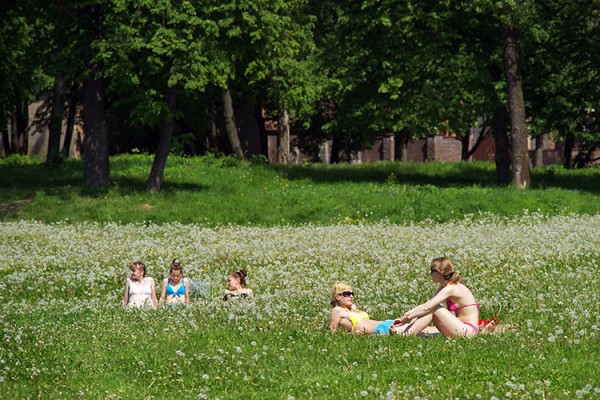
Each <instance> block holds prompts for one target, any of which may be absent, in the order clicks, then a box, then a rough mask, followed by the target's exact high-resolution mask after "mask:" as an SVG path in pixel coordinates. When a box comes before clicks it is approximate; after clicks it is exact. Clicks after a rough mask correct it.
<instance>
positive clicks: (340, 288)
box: [331, 281, 352, 307]
mask: <svg viewBox="0 0 600 400" xmlns="http://www.w3.org/2000/svg"><path fill="white" fill-rule="evenodd" d="M346 290H350V291H351V290H352V286H350V285H349V284H347V283H346V282H342V281H340V282H336V283H335V285H333V289H331V307H335V306H337V299H336V297H337V295H338V294H340V293H342V292H344V291H346Z"/></svg>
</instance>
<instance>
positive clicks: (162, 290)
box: [159, 278, 169, 304]
mask: <svg viewBox="0 0 600 400" xmlns="http://www.w3.org/2000/svg"><path fill="white" fill-rule="evenodd" d="M168 282H169V278H165V279H163V281H162V283H161V284H160V302H159V304H162V303H163V302H164V301H165V299H166V298H167V283H168Z"/></svg>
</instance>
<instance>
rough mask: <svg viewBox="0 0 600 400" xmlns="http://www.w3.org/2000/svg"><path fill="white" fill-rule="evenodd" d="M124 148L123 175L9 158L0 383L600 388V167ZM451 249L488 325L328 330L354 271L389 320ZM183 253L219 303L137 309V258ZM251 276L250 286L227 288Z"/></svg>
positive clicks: (328, 391) (361, 394) (145, 387)
mask: <svg viewBox="0 0 600 400" xmlns="http://www.w3.org/2000/svg"><path fill="white" fill-rule="evenodd" d="M150 165H151V158H149V157H147V156H141V155H137V156H120V157H115V158H113V159H111V180H112V184H111V187H110V188H108V189H106V190H105V191H102V192H99V193H88V192H85V191H82V190H81V163H80V162H78V161H71V160H68V161H67V162H66V163H65V164H63V165H62V166H61V167H59V168H58V169H48V168H47V167H46V166H45V165H44V164H43V163H41V162H40V161H39V160H29V159H25V158H18V157H17V158H10V159H4V160H0V206H1V207H2V208H0V256H1V258H0V328H1V331H0V342H1V343H2V344H1V346H0V396H1V397H2V398H44V399H45V398H49V399H54V398H66V399H130V398H160V399H182V398H185V399H188V398H197V399H239V398H248V399H251V398H261V399H263V398H264V399H287V400H291V399H334V398H335V399H339V398H349V399H417V398H420V399H438V398H441V399H505V398H529V399H562V398H586V399H587V398H589V399H593V398H600V379H599V378H598V374H597V370H598V368H599V367H600V362H599V361H600V360H599V356H598V354H600V340H599V339H600V306H599V304H600V280H599V278H598V270H599V267H600V212H599V211H600V210H599V207H600V204H598V203H599V201H598V194H599V192H600V186H599V185H600V183H599V181H600V179H599V178H600V176H599V175H600V174H599V172H598V170H586V171H564V170H562V169H559V168H546V169H539V170H534V171H533V186H534V187H533V189H531V190H528V191H519V190H515V189H512V188H503V187H499V186H497V185H495V184H494V183H493V182H494V170H493V166H492V165H489V164H467V163H465V164H435V163H430V164H406V165H402V164H394V163H378V164H373V165H336V166H320V165H300V166H285V167H270V166H266V165H261V164H252V163H238V162H235V161H232V160H231V159H217V158H212V157H206V158H201V159H187V158H170V159H169V162H168V165H167V169H166V171H165V183H164V189H163V191H162V192H161V193H159V194H156V195H148V194H146V193H145V191H144V186H145V179H146V177H147V174H148V171H149V169H150ZM439 256H448V257H450V258H452V259H453V261H454V262H455V264H456V265H457V267H458V269H459V271H460V273H461V275H462V276H463V280H464V282H465V284H467V285H468V286H469V287H470V288H471V289H472V290H473V292H474V293H475V295H476V297H477V300H478V301H479V302H480V303H481V314H482V317H483V318H491V317H499V318H500V319H502V321H504V322H505V323H510V324H513V325H515V326H516V328H517V329H516V330H515V331H512V332H508V333H504V334H502V335H481V336H478V337H476V338H473V339H469V340H466V339H456V340H454V339H446V338H443V337H437V338H432V339H424V338H418V337H417V338H407V337H400V336H392V337H367V336H355V335H348V334H343V333H338V334H335V335H332V334H330V333H329V332H328V331H327V329H326V323H327V319H328V313H329V310H330V306H329V300H330V297H329V296H330V290H331V287H332V286H333V284H334V283H335V282H336V281H337V280H346V281H348V282H349V283H351V284H352V285H353V286H354V290H355V292H356V302H357V304H358V306H359V307H360V308H363V309H365V310H366V311H368V312H369V314H370V315H371V317H372V318H374V319H388V318H394V317H395V316H398V315H400V314H402V313H403V312H405V311H406V310H407V309H409V308H411V307H412V306H414V305H416V304H418V303H419V302H422V301H424V300H426V299H427V298H428V297H429V296H430V295H431V294H432V293H433V292H434V291H435V285H433V284H432V283H431V281H430V279H429V262H430V260H431V259H432V258H435V257H439ZM176 257H177V258H179V259H180V260H181V261H182V264H183V266H184V268H185V273H186V275H187V276H190V277H192V278H194V279H195V280H196V281H201V282H206V283H207V284H209V285H210V287H211V294H210V296H207V297H204V298H199V299H194V300H193V302H192V304H191V305H189V306H184V307H178V308H167V309H159V310H124V309H122V308H121V307H120V300H121V298H122V290H123V284H124V280H125V278H126V277H127V276H128V273H129V271H128V265H129V263H130V262H132V261H134V260H141V261H143V262H144V263H145V264H146V265H147V267H148V274H149V275H150V276H152V277H154V278H155V279H156V280H157V282H158V281H160V280H161V279H162V278H163V277H165V276H166V274H167V269H168V265H169V264H170V261H171V260H172V259H173V258H176ZM239 268H245V269H247V270H248V286H249V287H251V288H252V289H254V292H255V294H256V295H255V297H254V298H253V299H250V300H247V301H245V300H242V301H229V302H223V301H221V299H220V293H221V292H222V290H224V289H225V278H226V275H227V274H228V273H229V272H230V271H232V270H237V269H239Z"/></svg>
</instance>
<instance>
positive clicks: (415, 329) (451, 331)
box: [392, 257, 479, 338]
mask: <svg viewBox="0 0 600 400" xmlns="http://www.w3.org/2000/svg"><path fill="white" fill-rule="evenodd" d="M430 274H431V280H432V281H433V282H434V283H437V284H439V285H440V286H439V288H438V290H437V291H436V292H435V294H434V295H433V297H432V298H431V299H429V300H428V301H427V302H425V303H423V304H421V305H418V306H416V307H415V308H413V309H412V310H409V311H408V312H407V313H406V314H404V315H403V316H402V317H400V318H398V319H396V320H395V321H394V324H393V326H392V330H394V331H395V332H398V333H403V334H405V335H416V334H418V333H419V332H421V331H422V330H423V329H425V328H427V327H428V326H429V324H431V323H432V322H433V324H434V325H435V326H436V327H437V328H438V330H439V331H440V332H441V333H442V334H443V335H445V336H449V337H453V338H456V337H472V336H476V335H477V334H478V333H479V328H478V322H479V303H477V302H476V301H475V297H474V296H473V293H471V291H470V290H469V289H468V288H467V287H466V286H465V285H463V284H462V283H461V282H460V275H459V274H458V271H456V269H455V268H454V265H452V261H450V259H448V258H446V257H441V258H436V259H435V260H433V261H432V262H431V272H430ZM444 301H445V302H446V307H447V308H444V307H442V306H441V305H440V303H442V302H444ZM410 321H412V323H411V324H410V325H409V326H408V328H406V329H405V330H403V331H400V330H398V329H394V328H395V327H396V326H397V325H402V324H406V323H410Z"/></svg>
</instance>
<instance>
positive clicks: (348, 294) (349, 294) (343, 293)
mask: <svg viewBox="0 0 600 400" xmlns="http://www.w3.org/2000/svg"><path fill="white" fill-rule="evenodd" d="M340 294H341V295H342V296H344V297H350V296H352V297H354V292H351V291H349V290H346V291H344V292H342V293H340Z"/></svg>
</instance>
